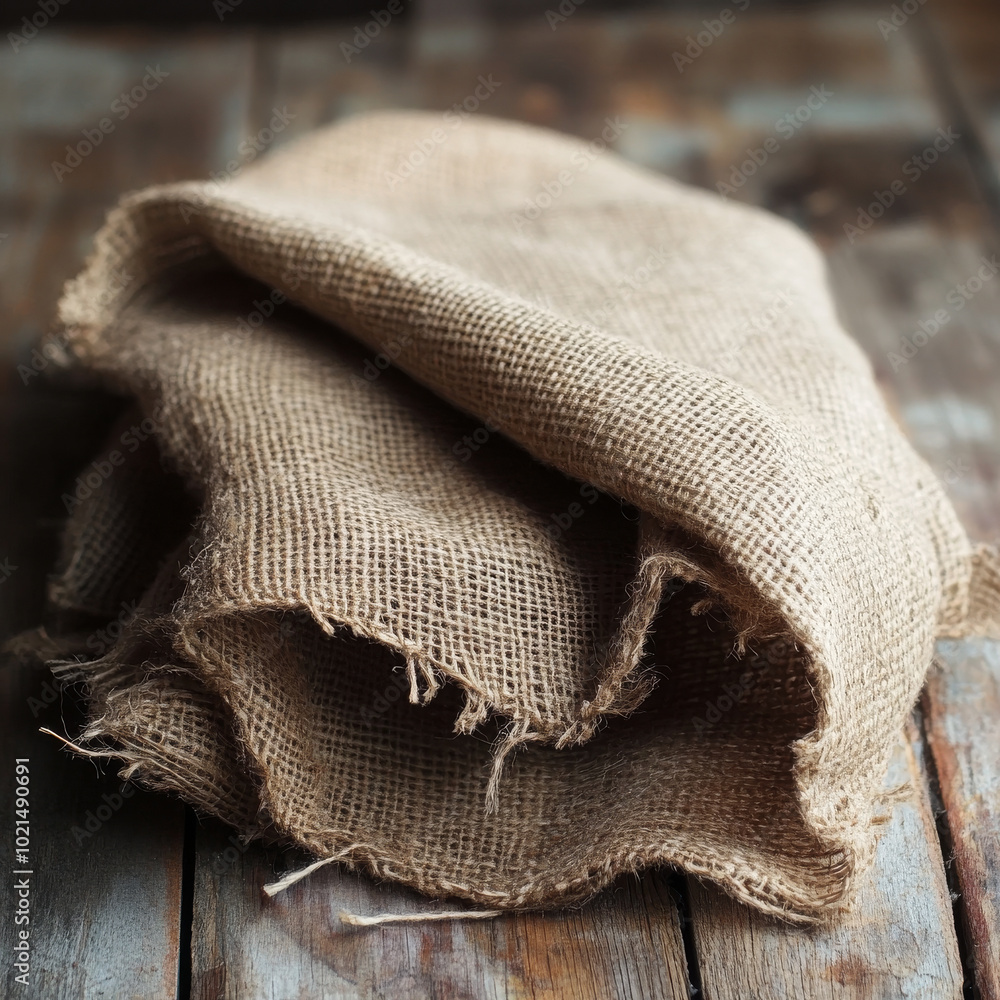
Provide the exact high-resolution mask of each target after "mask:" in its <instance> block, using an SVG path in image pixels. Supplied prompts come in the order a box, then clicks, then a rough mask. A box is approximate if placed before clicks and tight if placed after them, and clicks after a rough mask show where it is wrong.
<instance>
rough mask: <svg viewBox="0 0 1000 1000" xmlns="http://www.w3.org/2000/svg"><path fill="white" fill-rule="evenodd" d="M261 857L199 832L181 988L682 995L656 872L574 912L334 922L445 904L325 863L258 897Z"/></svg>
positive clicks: (561, 997)
mask: <svg viewBox="0 0 1000 1000" xmlns="http://www.w3.org/2000/svg"><path fill="white" fill-rule="evenodd" d="M274 860H275V859H274V856H273V854H269V853H268V852H267V851H265V850H263V849H261V848H259V847H251V848H249V849H247V850H246V851H244V850H242V849H241V846H240V844H239V842H238V840H237V839H236V838H235V837H233V836H232V833H231V831H228V830H225V829H223V828H222V827H221V826H219V825H217V824H214V823H206V825H205V826H204V827H203V828H202V829H201V830H200V831H199V834H198V850H197V871H196V877H195V910H194V926H193V932H192V943H193V957H192V991H191V995H192V997H193V998H197V1000H230V998H233V1000H235V998H240V1000H244V998H251V997H252V998H254V1000H284V998H285V997H289V996H295V997H297V998H300V1000H313V998H316V1000H319V998H324V1000H361V998H364V1000H368V998H376V997H427V998H442V1000H443V998H452V997H461V998H465V997H468V998H476V1000H479V998H483V1000H487V998H488V1000H501V998H506V1000H515V998H517V1000H520V998H524V1000H576V998H579V997H602V998H608V1000H611V998H623V1000H624V998H630V1000H631V998H636V1000H637V998H647V997H662V998H664V1000H672V998H677V1000H680V998H685V1000H686V998H687V997H688V979H687V970H686V967H685V961H684V949H683V942H682V939H681V932H680V922H679V917H678V912H677V906H676V901H675V899H674V897H673V895H672V894H671V891H670V889H669V888H668V886H667V881H666V878H665V876H662V875H650V876H647V877H646V878H644V879H643V880H642V881H641V882H639V881H636V880H634V879H627V880H622V881H621V882H620V883H619V884H618V885H617V886H616V887H615V888H612V889H610V890H608V891H607V892H605V893H603V894H601V896H599V897H598V899H597V900H595V901H594V902H592V903H591V904H590V905H588V906H586V907H583V908H581V909H579V910H572V911H566V912H560V913H554V914H518V915H514V916H509V917H499V918H497V919H496V920H492V921H468V922H463V921H444V922H428V923H425V924H404V925H389V926H383V927H374V928H355V927H349V926H346V925H344V924H342V923H341V921H340V919H339V913H340V912H341V911H342V910H347V911H348V912H352V913H359V914H372V913H421V912H428V911H432V910H435V909H437V910H440V909H444V908H448V909H451V908H453V906H448V907H446V906H444V904H439V903H434V902H431V901H429V900H426V899H423V898H421V897H419V896H417V895H416V894H414V893H412V892H409V891H407V890H405V889H402V888H399V887H397V886H392V885H376V884H375V883H374V882H373V881H372V880H371V879H369V878H367V877H366V876H364V875H359V874H352V873H350V872H348V871H345V870H343V869H342V868H339V867H337V866H330V867H328V868H323V869H320V870H318V871H316V872H314V873H313V874H312V875H310V876H309V877H308V878H307V879H305V880H303V881H302V882H299V883H298V884H296V885H295V886H293V887H291V888H290V889H287V890H285V892H284V893H282V894H280V895H278V896H276V897H274V898H273V899H267V898H266V897H265V896H264V895H263V893H262V892H261V886H262V885H263V884H264V883H265V882H270V881H273V879H274V869H273V864H274Z"/></svg>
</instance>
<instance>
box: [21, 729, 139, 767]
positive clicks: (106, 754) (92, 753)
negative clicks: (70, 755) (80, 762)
mask: <svg viewBox="0 0 1000 1000" xmlns="http://www.w3.org/2000/svg"><path fill="white" fill-rule="evenodd" d="M38 731H39V732H40V733H45V735H46V736H54V737H55V738H56V739H57V740H59V742H60V743H63V744H64V745H65V746H68V747H69V748H70V750H75V751H76V752H77V753H78V754H83V756H84V757H103V758H105V759H106V760H107V759H109V758H111V757H121V754H119V753H114V752H113V751H111V750H87V749H85V748H84V747H81V746H79V745H78V744H76V743H74V742H73V741H72V740H68V739H66V737H65V736H60V735H59V734H58V733H54V732H52V730H51V729H46V728H45V727H44V726H42V727H41V728H40V729H39V730H38Z"/></svg>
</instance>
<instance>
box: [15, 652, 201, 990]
mask: <svg viewBox="0 0 1000 1000" xmlns="http://www.w3.org/2000/svg"><path fill="white" fill-rule="evenodd" d="M46 685H48V686H46ZM53 690H54V689H53V688H52V687H51V684H50V682H49V681H48V680H47V678H46V677H45V674H43V673H42V672H41V671H29V670H15V669H13V668H5V669H3V670H0V706H2V707H0V746H2V751H3V753H2V760H3V768H4V773H3V776H2V778H0V788H2V795H0V801H2V807H3V823H4V831H5V835H4V843H5V844H11V843H12V840H11V838H8V836H7V832H8V831H9V830H12V829H13V811H14V803H13V796H12V791H13V787H14V760H15V758H24V757H27V758H29V759H30V764H29V767H30V779H31V785H30V787H31V792H30V794H29V798H30V800H31V807H30V808H31V812H30V824H31V825H30V840H31V845H30V848H29V851H30V853H29V859H30V861H31V865H30V868H31V870H32V871H33V872H34V874H33V875H32V876H31V886H30V890H31V905H32V910H31V923H30V924H29V925H28V926H29V929H30V930H31V938H30V940H31V942H32V946H33V947H32V958H31V974H30V979H29V985H28V986H27V987H21V986H20V985H16V984H14V983H13V982H11V980H10V978H9V977H10V976H12V975H13V973H12V972H11V971H10V969H11V966H10V963H9V962H7V961H5V962H4V963H3V973H4V990H9V992H5V993H4V994H3V995H5V996H10V997H14V996H18V997H24V998H25V1000H35V998H37V1000H85V998H86V1000H90V998H93V997H121V998H122V1000H131V998H142V1000H147V998H153V997H156V998H160V997H173V996H174V995H175V991H176V986H177V964H178V959H179V955H180V940H179V931H180V888H181V863H182V830H183V809H182V808H181V806H180V805H178V804H177V803H176V802H173V801H170V800H168V799H164V798H162V797H160V796H154V795H148V794H145V793H142V792H138V791H135V790H134V789H129V788H127V789H126V794H125V795H122V794H121V791H122V784H121V782H120V781H118V780H117V779H116V778H115V777H114V768H109V767H105V768H104V771H105V776H104V777H103V778H99V777H98V776H97V774H96V773H95V769H94V765H93V764H92V763H91V762H90V761H86V760H82V759H79V758H76V759H71V757H70V755H69V753H68V752H66V751H64V750H62V749H61V748H60V747H59V744H58V743H57V742H56V741H55V740H53V739H52V738H51V737H50V736H44V735H42V734H41V733H39V732H38V731H37V729H38V727H39V726H43V725H44V726H48V727H51V728H53V729H55V730H56V731H61V730H62V727H63V722H62V717H61V716H62V714H63V713H61V711H60V704H59V699H58V698H54V696H53ZM66 714H67V716H68V719H67V721H70V722H71V723H72V722H73V721H75V720H73V717H72V711H71V710H70V709H69V708H67V712H66ZM130 793H131V794H130ZM4 861H5V865H6V866H7V870H8V871H9V870H10V869H11V868H12V867H13V865H12V864H10V863H9V861H10V855H7V856H5V859H4ZM13 884H14V877H13V876H10V875H5V877H4V893H3V896H4V899H3V905H4V913H5V919H4V920H3V922H2V924H0V947H2V949H3V953H4V955H5V956H9V955H10V954H12V952H11V949H12V947H13V943H14V938H13V933H14V931H15V929H16V928H15V925H14V924H13V922H12V921H11V920H10V919H7V917H6V915H7V914H11V913H13V906H14V898H13Z"/></svg>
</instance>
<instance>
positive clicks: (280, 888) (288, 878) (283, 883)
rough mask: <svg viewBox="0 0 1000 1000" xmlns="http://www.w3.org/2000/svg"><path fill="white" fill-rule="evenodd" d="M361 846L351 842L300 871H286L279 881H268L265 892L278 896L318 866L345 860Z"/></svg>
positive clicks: (310, 873)
mask: <svg viewBox="0 0 1000 1000" xmlns="http://www.w3.org/2000/svg"><path fill="white" fill-rule="evenodd" d="M360 846H361V845H360V844H351V845H350V847H345V848H344V849H343V850H342V851H338V852H337V853H336V854H332V855H330V857H328V858H320V859H319V861H314V862H313V863H312V864H311V865H306V866H305V868H300V869H299V870H298V871H293V872H286V873H285V874H284V875H283V876H282V877H281V878H279V879H278V881H277V882H268V883H267V885H265V886H264V887H263V889H264V892H266V893H267V895H268V896H276V895H277V894H278V893H279V892H284V890H285V889H287V888H288V887H289V886H290V885H295V883H296V882H301V881H302V879H304V878H307V877H308V876H309V875H312V873H313V872H314V871H316V869H317V868H322V867H323V866H324V865H328V864H331V863H332V862H334V861H343V860H344V858H345V857H347V855H348V854H350V853H351V851H353V850H355V849H356V848H358V847H360Z"/></svg>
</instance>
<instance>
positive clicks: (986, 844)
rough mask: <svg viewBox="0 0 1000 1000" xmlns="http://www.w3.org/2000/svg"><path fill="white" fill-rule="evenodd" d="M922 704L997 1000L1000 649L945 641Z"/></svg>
mask: <svg viewBox="0 0 1000 1000" xmlns="http://www.w3.org/2000/svg"><path fill="white" fill-rule="evenodd" d="M938 657H939V659H940V661H941V668H942V669H940V670H936V671H934V673H932V675H931V677H930V680H929V682H928V687H927V694H926V697H925V702H924V704H925V706H926V717H927V737H928V742H929V744H930V748H931V751H932V753H933V755H934V762H935V764H936V766H937V772H938V776H939V779H940V787H941V796H942V800H943V804H944V806H945V808H946V809H947V823H948V828H949V831H950V833H951V844H952V849H953V851H954V865H955V872H956V876H957V880H958V887H959V890H960V892H961V901H962V910H963V913H964V918H965V923H966V931H967V933H968V936H969V945H970V952H971V957H972V960H973V963H974V965H975V974H976V985H977V987H978V989H979V994H980V996H981V997H982V1000H998V998H1000V821H998V816H1000V761H998V757H997V747H1000V644H998V643H997V642H994V641H990V640H985V639H978V640H948V641H945V642H942V643H940V644H939V647H938Z"/></svg>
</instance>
